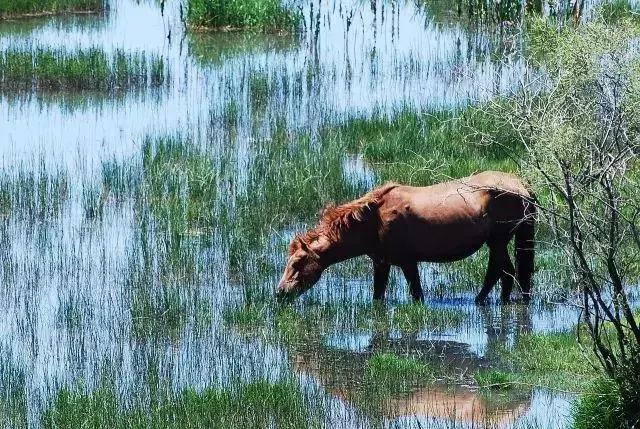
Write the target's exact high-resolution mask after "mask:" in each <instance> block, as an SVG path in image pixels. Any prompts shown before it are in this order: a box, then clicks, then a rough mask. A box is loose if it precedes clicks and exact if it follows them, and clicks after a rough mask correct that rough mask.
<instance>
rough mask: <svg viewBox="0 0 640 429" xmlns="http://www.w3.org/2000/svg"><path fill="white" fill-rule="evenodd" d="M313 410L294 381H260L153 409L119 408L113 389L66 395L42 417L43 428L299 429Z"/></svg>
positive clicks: (158, 402)
mask: <svg viewBox="0 0 640 429" xmlns="http://www.w3.org/2000/svg"><path fill="white" fill-rule="evenodd" d="M309 407H310V405H309V404H306V401H305V397H304V395H303V394H302V391H301V390H300V387H299V386H298V385H297V384H296V383H295V382H293V381H288V380H282V381H276V382H267V381H256V382H252V383H248V384H239V385H236V386H233V387H231V388H228V389H214V388H209V389H205V390H203V391H200V392H198V391H195V390H192V389H187V390H184V391H183V392H181V393H180V394H178V395H175V394H171V393H167V394H164V395H161V397H159V398H155V399H152V401H151V404H150V405H146V404H145V405H140V404H136V405H134V406H131V407H129V408H124V407H122V406H121V405H120V403H119V400H118V396H117V392H116V390H115V388H114V387H113V386H112V384H111V383H105V385H103V386H100V387H98V388H97V389H95V390H93V391H92V392H83V391H72V390H69V389H66V388H65V389H62V390H61V391H60V392H59V393H58V395H57V396H56V398H55V399H54V401H53V403H52V405H51V407H50V408H49V409H48V410H47V411H46V412H45V413H44V414H43V417H42V426H43V427H44V428H47V429H48V428H51V429H53V428H79V427H82V428H105V427H109V428H117V429H119V428H123V429H124V428H149V427H153V428H160V427H174V428H209V427H226V428H256V429H257V428H264V427H277V428H300V427H309V426H310V424H311V421H310V419H311V417H310V414H309V412H308V411H307V410H308V409H309Z"/></svg>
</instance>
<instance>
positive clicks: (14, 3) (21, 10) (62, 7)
mask: <svg viewBox="0 0 640 429" xmlns="http://www.w3.org/2000/svg"><path fill="white" fill-rule="evenodd" d="M105 8H106V1H105V0H0V20H2V19H11V18H21V17H29V16H43V15H53V14H59V13H86V12H100V11H103V10H105Z"/></svg>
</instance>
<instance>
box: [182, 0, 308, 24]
mask: <svg viewBox="0 0 640 429" xmlns="http://www.w3.org/2000/svg"><path fill="white" fill-rule="evenodd" d="M187 22H188V23H189V24H190V25H191V26H192V27H196V28H204V29H255V30H260V31H265V32H288V31H294V30H296V29H297V28H299V27H300V25H301V23H302V16H301V15H300V13H298V12H297V11H293V10H290V9H288V8H286V7H285V6H284V5H283V4H282V0H189V1H188V2H187Z"/></svg>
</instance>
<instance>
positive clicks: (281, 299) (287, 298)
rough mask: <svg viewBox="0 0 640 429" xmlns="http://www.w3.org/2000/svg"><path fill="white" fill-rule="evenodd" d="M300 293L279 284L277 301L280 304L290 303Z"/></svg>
mask: <svg viewBox="0 0 640 429" xmlns="http://www.w3.org/2000/svg"><path fill="white" fill-rule="evenodd" d="M298 295H299V294H298V293H296V292H294V291H291V290H287V288H286V287H283V286H278V289H276V302H278V303H279V304H286V303H290V302H292V301H293V300H294V299H296V297H297V296H298Z"/></svg>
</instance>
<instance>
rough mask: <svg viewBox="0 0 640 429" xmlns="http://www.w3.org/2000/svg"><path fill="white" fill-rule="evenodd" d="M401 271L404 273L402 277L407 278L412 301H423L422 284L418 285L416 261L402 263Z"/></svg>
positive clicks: (418, 277) (418, 276)
mask: <svg viewBox="0 0 640 429" xmlns="http://www.w3.org/2000/svg"><path fill="white" fill-rule="evenodd" d="M401 268H402V272H403V273H404V277H405V278H406V279H407V282H408V283H409V288H410V290H411V297H412V298H413V300H414V301H418V302H422V301H424V295H423V293H422V286H420V274H419V272H418V264H417V263H416V262H414V263H411V264H406V265H403V266H402V267H401Z"/></svg>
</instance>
